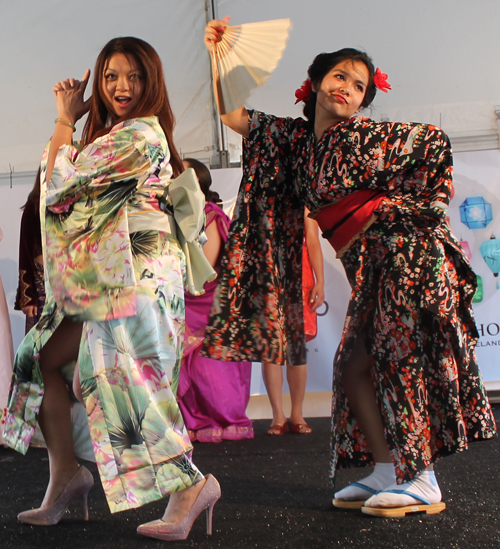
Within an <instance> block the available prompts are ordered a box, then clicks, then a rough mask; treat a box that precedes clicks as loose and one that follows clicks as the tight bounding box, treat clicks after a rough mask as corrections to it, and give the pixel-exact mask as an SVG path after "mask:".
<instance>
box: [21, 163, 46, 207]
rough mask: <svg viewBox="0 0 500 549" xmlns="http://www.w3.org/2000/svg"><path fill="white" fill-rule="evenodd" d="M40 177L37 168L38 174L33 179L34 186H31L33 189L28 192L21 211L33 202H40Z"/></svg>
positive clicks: (39, 170) (39, 171) (39, 169)
mask: <svg viewBox="0 0 500 549" xmlns="http://www.w3.org/2000/svg"><path fill="white" fill-rule="evenodd" d="M40 176H41V168H38V172H37V174H36V178H35V184H34V185H33V188H32V189H31V191H30V194H29V195H28V198H27V199H26V202H25V203H24V204H23V205H22V206H21V210H24V208H26V206H27V205H28V204H29V203H30V202H31V201H33V200H40Z"/></svg>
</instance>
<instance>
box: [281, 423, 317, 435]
mask: <svg viewBox="0 0 500 549" xmlns="http://www.w3.org/2000/svg"><path fill="white" fill-rule="evenodd" d="M286 424H287V425H288V432H289V433H296V434H298V435H308V434H310V433H312V431H313V430H312V429H311V428H310V427H309V425H307V423H292V422H291V421H290V420H289V421H287V423H286Z"/></svg>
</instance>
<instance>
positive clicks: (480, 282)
mask: <svg viewBox="0 0 500 549" xmlns="http://www.w3.org/2000/svg"><path fill="white" fill-rule="evenodd" d="M476 281H477V289H476V293H475V294H474V297H473V298H472V303H481V301H482V300H483V279H482V278H481V277H480V276H479V275H476Z"/></svg>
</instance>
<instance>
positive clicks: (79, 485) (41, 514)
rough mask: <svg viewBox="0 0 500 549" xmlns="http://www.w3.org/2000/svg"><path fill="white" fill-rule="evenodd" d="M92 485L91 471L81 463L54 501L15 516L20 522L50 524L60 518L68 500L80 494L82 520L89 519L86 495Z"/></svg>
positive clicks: (55, 522)
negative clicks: (41, 507) (43, 506)
mask: <svg viewBox="0 0 500 549" xmlns="http://www.w3.org/2000/svg"><path fill="white" fill-rule="evenodd" d="M92 486H94V477H93V476H92V473H91V472H90V471H89V470H88V469H87V468H86V467H84V466H83V465H81V466H80V468H79V469H78V471H77V472H76V473H75V475H74V476H73V478H72V479H71V480H70V481H69V482H68V484H66V487H65V488H64V491H63V493H62V494H61V495H60V496H59V498H58V499H57V501H56V502H55V503H53V504H52V505H51V506H50V507H46V508H45V509H33V510H31V511H23V512H22V513H19V515H17V518H18V520H20V521H21V522H24V523H26V524H32V525H34V526H52V525H54V524H57V523H58V522H59V521H60V520H61V518H62V516H63V515H64V511H66V508H67V507H68V505H69V504H70V502H71V501H72V500H73V499H75V498H76V497H79V496H81V498H82V503H83V516H84V520H89V509H88V505H87V496H88V493H89V491H90V489H91V488H92Z"/></svg>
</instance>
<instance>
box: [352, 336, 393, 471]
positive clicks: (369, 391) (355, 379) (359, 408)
mask: <svg viewBox="0 0 500 549" xmlns="http://www.w3.org/2000/svg"><path fill="white" fill-rule="evenodd" d="M370 366H371V359H370V357H369V356H368V353H367V352H366V349H365V346H364V344H363V343H362V341H361V340H358V341H357V343H356V344H355V345H354V350H353V352H352V354H351V356H350V358H349V361H348V363H347V364H346V366H345V370H344V374H343V379H344V391H345V394H346V396H347V400H348V401H349V406H350V408H351V410H352V412H353V414H354V416H355V417H356V420H357V422H358V424H359V427H360V429H361V431H362V433H363V436H364V437H365V439H366V441H367V442H368V446H369V447H370V451H371V453H372V454H373V457H374V459H375V461H376V462H377V463H392V459H391V454H390V452H389V447H388V446H387V442H386V440H385V435H384V427H383V423H382V416H381V414H380V409H379V407H378V405H377V401H376V399H375V388H374V387H373V381H372V379H371V376H370Z"/></svg>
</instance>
